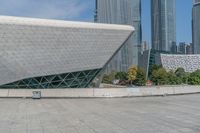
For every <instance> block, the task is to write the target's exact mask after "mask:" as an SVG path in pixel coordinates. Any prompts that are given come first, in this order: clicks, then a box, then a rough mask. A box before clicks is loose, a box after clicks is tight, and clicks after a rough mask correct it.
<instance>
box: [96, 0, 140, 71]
mask: <svg viewBox="0 0 200 133" xmlns="http://www.w3.org/2000/svg"><path fill="white" fill-rule="evenodd" d="M95 22H98V23H110V24H124V25H132V26H134V27H135V33H134V34H133V35H132V36H131V37H130V39H129V40H128V41H127V43H126V44H125V45H124V46H123V47H122V48H121V50H120V51H118V54H117V55H116V56H115V57H114V58H113V60H111V62H110V63H109V64H108V66H107V72H108V73H109V72H111V71H127V69H128V68H129V67H130V66H131V65H138V55H139V53H140V49H141V46H140V45H141V41H142V39H141V38H142V35H141V0H96V14H95ZM108 45H109V44H108Z"/></svg>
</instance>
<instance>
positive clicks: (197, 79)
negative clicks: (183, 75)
mask: <svg viewBox="0 0 200 133" xmlns="http://www.w3.org/2000/svg"><path fill="white" fill-rule="evenodd" d="M188 84H190V85H200V70H196V71H195V72H193V73H191V74H190V76H189V78H188Z"/></svg>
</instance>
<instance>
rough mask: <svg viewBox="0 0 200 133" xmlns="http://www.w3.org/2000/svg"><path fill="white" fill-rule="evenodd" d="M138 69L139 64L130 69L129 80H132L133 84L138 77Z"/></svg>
mask: <svg viewBox="0 0 200 133" xmlns="http://www.w3.org/2000/svg"><path fill="white" fill-rule="evenodd" d="M137 70H138V67H137V66H132V67H130V68H129V69H128V80H129V81H130V82H131V84H132V83H133V81H134V80H135V79H136V76H137Z"/></svg>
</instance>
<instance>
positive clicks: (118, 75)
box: [115, 72, 128, 80]
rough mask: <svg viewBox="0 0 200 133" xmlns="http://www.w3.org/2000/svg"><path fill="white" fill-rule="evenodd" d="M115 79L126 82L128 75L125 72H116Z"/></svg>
mask: <svg viewBox="0 0 200 133" xmlns="http://www.w3.org/2000/svg"><path fill="white" fill-rule="evenodd" d="M115 79H119V80H128V74H127V73H126V72H117V73H116V75H115Z"/></svg>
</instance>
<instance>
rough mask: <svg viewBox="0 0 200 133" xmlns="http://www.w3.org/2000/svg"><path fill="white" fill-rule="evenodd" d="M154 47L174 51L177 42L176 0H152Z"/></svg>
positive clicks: (154, 48)
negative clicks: (173, 47)
mask: <svg viewBox="0 0 200 133" xmlns="http://www.w3.org/2000/svg"><path fill="white" fill-rule="evenodd" d="M151 24H152V26H151V28H152V49H153V50H160V51H167V52H171V51H172V45H173V44H174V43H176V0H151Z"/></svg>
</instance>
